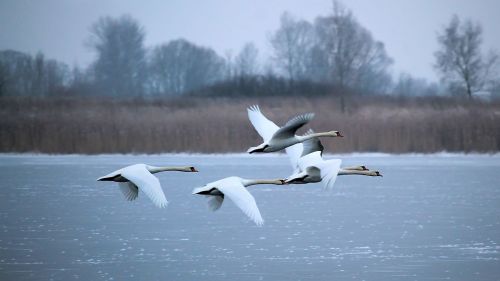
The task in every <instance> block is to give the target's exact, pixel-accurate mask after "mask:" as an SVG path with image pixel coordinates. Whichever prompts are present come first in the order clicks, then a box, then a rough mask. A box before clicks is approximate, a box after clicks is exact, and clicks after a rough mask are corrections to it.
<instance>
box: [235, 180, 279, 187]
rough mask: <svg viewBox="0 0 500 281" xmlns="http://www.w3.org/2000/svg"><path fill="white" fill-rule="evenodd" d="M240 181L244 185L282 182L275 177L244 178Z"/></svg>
mask: <svg viewBox="0 0 500 281" xmlns="http://www.w3.org/2000/svg"><path fill="white" fill-rule="evenodd" d="M242 183H243V185H244V186H250V185H257V184H276V185H282V184H283V182H282V181H281V180H279V179H275V180H267V179H256V180H246V179H243V180H242Z"/></svg>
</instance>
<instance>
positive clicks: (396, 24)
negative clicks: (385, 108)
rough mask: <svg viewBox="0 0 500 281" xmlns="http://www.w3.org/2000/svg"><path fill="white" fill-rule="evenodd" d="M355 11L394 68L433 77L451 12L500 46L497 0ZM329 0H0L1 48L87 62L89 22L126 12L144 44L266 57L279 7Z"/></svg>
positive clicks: (313, 8)
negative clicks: (439, 39) (179, 41)
mask: <svg viewBox="0 0 500 281" xmlns="http://www.w3.org/2000/svg"><path fill="white" fill-rule="evenodd" d="M343 4H344V5H345V6H346V7H347V8H349V9H350V10H352V12H353V13H354V15H355V16H356V18H357V19H358V20H359V21H360V22H361V24H362V25H364V26H365V27H366V28H368V29H369V30H370V31H371V32H372V34H373V36H374V37H375V38H376V39H378V40H380V41H382V42H384V43H385V45H386V48H387V52H388V54H389V55H390V56H391V57H392V58H394V62H395V63H394V67H393V72H394V73H398V72H399V71H405V72H408V73H411V74H413V75H415V76H417V77H424V78H428V79H431V80H435V79H436V78H435V77H436V75H435V73H434V70H433V68H432V63H433V60H434V57H433V52H434V51H435V50H436V49H437V43H436V32H437V31H438V30H439V29H440V28H441V27H443V26H444V25H445V24H446V23H448V22H449V20H450V18H451V16H452V15H453V14H458V15H459V16H461V17H467V18H472V19H473V20H477V21H479V22H481V24H482V25H483V31H484V43H485V44H484V46H485V47H486V48H495V49H497V50H499V49H500V36H499V35H500V32H499V30H498V29H499V28H500V17H498V11H500V1H497V0H481V1H466V0H419V1H416V0H415V1H409V0H377V1H372V0H345V1H343ZM330 9H331V1H330V0H308V1H306V0H302V1H299V0H267V1H266V0H239V1H231V0H206V1H195V0H170V1H161V0H149V1H135V0H107V1H102V0H101V1H100V0H44V1H41V0H40V1H37V0H0V49H15V50H20V51H24V52H29V53H35V52H37V51H42V52H43V53H45V54H46V55H47V56H48V57H50V58H56V59H59V60H62V61H64V62H67V63H69V64H74V63H78V64H80V65H87V64H88V63H89V62H90V61H92V59H93V54H92V53H91V52H90V50H89V49H88V48H86V47H85V45H84V42H85V40H86V38H88V34H89V32H88V30H89V26H90V25H91V24H92V23H93V22H95V21H96V20H97V19H98V18H99V17H100V16H105V15H111V16H119V15H122V14H125V13H126V14H130V15H132V16H133V17H134V18H136V19H137V20H138V21H139V22H140V23H141V24H142V25H143V26H144V27H145V29H146V32H147V35H146V45H147V46H148V47H150V46H153V45H156V44H159V43H162V42H166V41H168V40H171V39H176V38H180V37H183V38H186V39H188V40H190V41H193V42H196V43H198V44H201V45H204V46H208V47H212V48H214V49H215V50H216V51H217V52H218V53H219V54H221V55H223V54H224V53H225V51H227V50H232V52H233V54H235V53H237V52H238V51H239V50H240V48H241V47H242V46H243V44H244V43H246V42H248V41H252V42H254V43H255V44H256V45H257V47H258V48H259V50H260V55H261V56H263V57H266V56H269V55H270V54H271V48H270V46H269V43H268V38H269V35H270V33H271V32H272V31H274V30H276V29H277V28H278V26H279V17H280V15H281V13H282V12H284V11H289V12H290V13H291V14H293V15H294V16H296V17H298V18H303V19H306V20H310V21H311V20H313V19H314V18H315V17H316V16H318V15H326V14H327V13H328V12H329V11H330Z"/></svg>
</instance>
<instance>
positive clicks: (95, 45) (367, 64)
mask: <svg viewBox="0 0 500 281" xmlns="http://www.w3.org/2000/svg"><path fill="white" fill-rule="evenodd" d="M481 36H482V31H481V26H480V25H479V23H475V22H472V21H471V20H465V21H464V20H461V19H459V18H458V17H456V16H455V17H453V18H452V20H451V21H450V23H449V25H448V26H446V27H445V28H444V29H443V30H442V31H441V32H440V33H439V34H438V36H437V38H436V40H437V41H438V42H439V45H440V49H439V50H436V53H435V57H436V62H435V67H436V71H437V73H438V74H439V75H440V77H441V82H440V83H439V84H438V83H429V82H427V81H426V80H424V79H419V78H415V77H412V76H411V75H410V74H406V73H402V74H400V75H399V77H398V78H393V75H392V74H391V70H390V67H391V64H392V63H393V60H392V59H391V57H390V56H389V55H388V54H387V52H386V50H385V47H384V44H383V42H380V41H377V40H376V39H375V38H373V36H372V35H371V33H370V31H369V30H368V29H367V28H366V27H364V26H362V25H361V24H360V23H359V22H358V21H357V20H356V18H355V16H354V15H353V14H352V13H351V12H350V11H349V10H348V9H346V8H344V7H343V6H342V5H341V4H340V3H338V2H334V4H333V7H332V10H331V12H330V13H329V14H328V15H327V16H320V17H317V18H316V19H315V20H314V21H312V22H309V21H305V20H301V19H297V18H295V17H293V16H292V15H290V14H288V13H284V14H283V15H282V17H281V24H280V27H279V28H278V30H275V31H274V32H273V33H272V34H271V36H270V38H269V43H270V46H272V56H271V57H269V58H260V57H259V50H258V49H257V48H256V47H255V45H254V44H252V43H251V42H249V43H247V44H245V45H244V47H243V48H242V50H240V51H239V52H238V53H236V54H234V55H233V54H231V53H230V52H228V53H226V54H223V55H221V54H217V53H216V52H215V51H214V50H212V49H210V48H207V47H203V46H198V45H196V44H194V43H192V42H189V41H187V40H184V39H177V40H172V41H169V42H166V43H164V44H160V45H158V46H145V44H144V41H145V37H146V31H145V30H144V28H143V27H142V26H141V24H140V23H139V22H138V21H137V20H135V19H134V18H132V17H131V16H129V15H124V16H121V17H117V18H113V17H103V18H100V19H99V20H98V21H96V22H95V23H93V24H92V25H91V26H90V29H89V35H88V40H87V41H86V44H88V46H89V47H90V48H91V49H92V50H93V51H94V54H95V60H94V61H93V62H92V63H91V64H90V65H89V66H88V67H86V68H81V67H79V66H77V65H75V66H73V67H70V66H68V65H67V64H65V63H62V62H59V61H56V60H53V59H49V58H46V57H45V56H44V54H42V53H37V54H35V55H31V54H25V53H21V52H18V51H15V50H3V51H0V97H2V96H15V97H43V98H45V97H106V98H145V99H157V98H171V97H180V96H238V97H242V96H244V97H252V96H328V95H333V96H338V95H380V94H387V95H393V96H438V95H441V96H446V95H450V96H451V95H454V96H469V97H472V96H473V94H476V93H485V92H486V93H489V94H490V95H491V96H492V97H500V78H499V75H498V55H497V53H496V52H494V51H491V52H489V53H487V54H486V53H484V52H483V51H482V46H481V44H482V41H481ZM408 55H409V56H411V55H412V54H408Z"/></svg>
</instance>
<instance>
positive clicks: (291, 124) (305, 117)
mask: <svg viewBox="0 0 500 281" xmlns="http://www.w3.org/2000/svg"><path fill="white" fill-rule="evenodd" d="M313 118H314V113H307V114H302V115H299V116H296V117H294V118H292V119H290V121H288V122H286V124H285V126H283V127H281V128H279V130H277V131H276V133H274V135H273V136H272V138H275V139H288V138H292V137H295V132H297V130H298V129H299V128H300V127H302V126H304V125H305V124H307V123H308V122H309V121H311V120H312V119H313Z"/></svg>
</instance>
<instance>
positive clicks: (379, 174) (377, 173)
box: [375, 171, 383, 177]
mask: <svg viewBox="0 0 500 281" xmlns="http://www.w3.org/2000/svg"><path fill="white" fill-rule="evenodd" d="M375 176H376V177H383V176H382V174H381V173H380V172H378V171H376V172H375Z"/></svg>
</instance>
